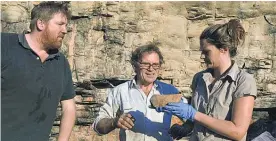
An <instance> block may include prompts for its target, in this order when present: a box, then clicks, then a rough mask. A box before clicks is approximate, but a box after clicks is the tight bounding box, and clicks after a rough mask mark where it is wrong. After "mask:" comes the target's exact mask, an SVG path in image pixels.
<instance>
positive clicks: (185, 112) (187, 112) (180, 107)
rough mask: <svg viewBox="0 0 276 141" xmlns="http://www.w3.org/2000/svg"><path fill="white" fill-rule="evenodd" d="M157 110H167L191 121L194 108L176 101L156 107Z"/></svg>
mask: <svg viewBox="0 0 276 141" xmlns="http://www.w3.org/2000/svg"><path fill="white" fill-rule="evenodd" d="M156 111H157V112H167V113H171V114H173V115H176V116H178V117H180V118H183V119H188V120H191V121H193V120H194V117H195V114H196V110H195V109H194V108H193V107H192V106H191V105H189V104H186V103H183V102H178V103H168V104H167V105H166V106H164V107H157V108H156Z"/></svg>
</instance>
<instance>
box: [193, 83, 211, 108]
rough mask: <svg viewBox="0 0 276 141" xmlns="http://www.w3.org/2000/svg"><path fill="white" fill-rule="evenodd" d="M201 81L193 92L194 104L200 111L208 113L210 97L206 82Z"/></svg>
mask: <svg viewBox="0 0 276 141" xmlns="http://www.w3.org/2000/svg"><path fill="white" fill-rule="evenodd" d="M199 83H200V82H199ZM199 83H198V84H197V85H196V88H195V90H194V92H193V101H192V102H193V103H192V104H193V105H194V107H195V108H196V109H197V110H198V111H200V112H203V113H206V107H207V103H208V98H207V93H206V89H205V87H204V86H205V84H204V83H200V84H199Z"/></svg>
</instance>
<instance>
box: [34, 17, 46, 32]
mask: <svg viewBox="0 0 276 141" xmlns="http://www.w3.org/2000/svg"><path fill="white" fill-rule="evenodd" d="M36 27H37V30H38V31H42V30H44V29H45V22H44V21H42V20H40V19H38V20H37V21H36Z"/></svg>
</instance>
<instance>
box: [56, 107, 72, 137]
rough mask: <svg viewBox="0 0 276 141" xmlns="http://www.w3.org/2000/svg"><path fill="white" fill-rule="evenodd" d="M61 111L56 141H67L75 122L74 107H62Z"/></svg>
mask: <svg viewBox="0 0 276 141" xmlns="http://www.w3.org/2000/svg"><path fill="white" fill-rule="evenodd" d="M62 111H63V112H62V118H61V122H60V128H59V137H58V141H68V140H69V138H70V134H71V132H72V129H73V126H74V124H75V120H76V109H75V105H71V106H68V107H64V108H63V110H62Z"/></svg>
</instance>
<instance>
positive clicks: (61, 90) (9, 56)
mask: <svg viewBox="0 0 276 141" xmlns="http://www.w3.org/2000/svg"><path fill="white" fill-rule="evenodd" d="M74 96H75V92H74V89H73V83H72V76H71V71H70V67H69V64H68V61H67V59H66V58H65V56H64V55H62V54H61V53H59V52H58V51H57V52H55V53H53V54H51V55H49V57H48V58H47V59H46V61H45V62H43V63H42V62H41V61H40V58H39V57H38V56H37V55H36V54H35V53H34V52H33V51H32V49H31V48H30V47H29V45H28V43H27V41H26V39H25V36H24V34H19V35H18V34H12V33H1V125H2V126H1V136H2V137H1V138H2V141H47V140H49V134H50V131H51V128H52V125H53V122H54V119H55V116H56V110H57V106H58V103H59V102H60V101H62V100H67V99H72V98H74Z"/></svg>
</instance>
